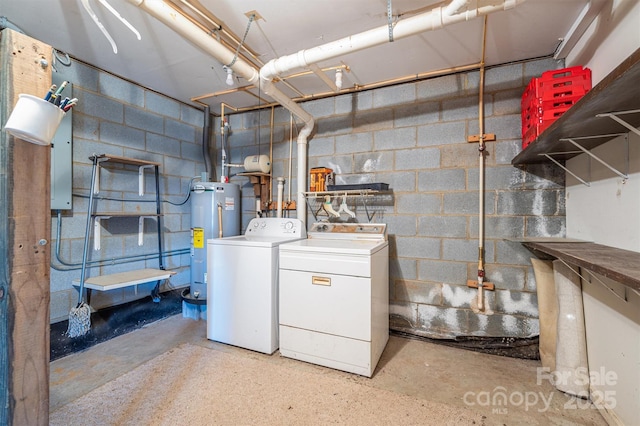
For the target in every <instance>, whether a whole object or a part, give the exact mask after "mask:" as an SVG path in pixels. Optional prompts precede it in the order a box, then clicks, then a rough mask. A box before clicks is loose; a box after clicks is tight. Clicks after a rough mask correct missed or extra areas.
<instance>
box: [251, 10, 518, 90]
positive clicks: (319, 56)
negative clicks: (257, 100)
mask: <svg viewBox="0 0 640 426" xmlns="http://www.w3.org/2000/svg"><path fill="white" fill-rule="evenodd" d="M524 1H525V0H502V1H496V0H468V1H467V0H465V1H463V2H460V1H458V0H454V1H453V2H452V3H455V5H454V6H455V7H452V8H450V9H451V10H454V9H459V8H460V6H462V5H461V4H459V3H465V4H467V8H466V10H463V11H462V12H459V13H457V14H453V15H447V14H446V13H445V10H448V9H447V8H448V7H449V6H447V7H445V8H442V7H435V8H433V9H431V10H429V11H428V12H425V13H421V14H419V15H415V16H412V17H409V18H406V19H402V20H400V21H398V22H396V23H395V25H394V27H393V39H394V40H398V39H401V38H405V37H409V36H412V35H416V34H419V33H422V32H425V31H431V30H436V29H440V28H442V27H444V26H446V25H451V24H455V23H458V22H463V21H469V20H472V19H475V18H477V17H479V16H484V15H488V14H490V13H493V12H498V11H501V10H507V9H511V8H513V7H515V6H516V5H518V4H520V3H523V2H524ZM388 42H389V27H388V26H387V25H384V26H381V27H378V28H375V29H372V30H368V31H364V32H361V33H359V34H354V35H351V36H348V37H345V38H342V39H340V40H336V41H333V42H330V43H325V44H323V45H320V46H316V47H313V48H310V49H303V50H300V51H298V52H297V53H294V54H291V55H286V56H281V57H280V58H276V59H272V60H270V61H269V62H267V63H266V64H265V65H264V66H263V67H262V68H261V69H260V78H261V79H262V80H269V81H270V80H272V79H273V78H275V77H276V76H279V75H280V74H283V73H286V72H291V71H292V70H294V69H297V68H306V67H308V66H309V65H310V64H317V63H319V62H322V61H326V60H329V59H334V58H336V57H339V56H343V55H346V54H349V53H353V52H357V51H360V50H363V49H367V48H370V47H374V46H378V45H381V44H385V43H388Z"/></svg>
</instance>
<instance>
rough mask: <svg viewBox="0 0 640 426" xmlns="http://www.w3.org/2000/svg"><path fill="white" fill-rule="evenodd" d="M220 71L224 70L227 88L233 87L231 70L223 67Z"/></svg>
mask: <svg viewBox="0 0 640 426" xmlns="http://www.w3.org/2000/svg"><path fill="white" fill-rule="evenodd" d="M222 69H224V70H225V71H226V72H227V79H226V82H227V84H228V85H229V86H233V70H232V69H231V68H230V67H228V66H226V65H225V66H223V67H222Z"/></svg>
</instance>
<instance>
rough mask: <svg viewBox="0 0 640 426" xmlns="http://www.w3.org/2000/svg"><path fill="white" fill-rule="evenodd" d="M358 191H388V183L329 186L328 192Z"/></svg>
mask: <svg viewBox="0 0 640 426" xmlns="http://www.w3.org/2000/svg"><path fill="white" fill-rule="evenodd" d="M358 189H370V190H373V191H386V190H387V189H389V184H388V183H380V182H377V183H358V184H350V185H327V191H349V190H358Z"/></svg>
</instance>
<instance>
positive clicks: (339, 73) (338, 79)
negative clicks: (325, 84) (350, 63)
mask: <svg viewBox="0 0 640 426" xmlns="http://www.w3.org/2000/svg"><path fill="white" fill-rule="evenodd" d="M336 87H337V88H338V90H340V89H342V68H338V69H337V70H336Z"/></svg>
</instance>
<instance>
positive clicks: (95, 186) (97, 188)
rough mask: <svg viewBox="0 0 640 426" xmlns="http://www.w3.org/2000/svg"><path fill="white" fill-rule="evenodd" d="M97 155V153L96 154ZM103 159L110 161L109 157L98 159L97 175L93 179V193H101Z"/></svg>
mask: <svg viewBox="0 0 640 426" xmlns="http://www.w3.org/2000/svg"><path fill="white" fill-rule="evenodd" d="M94 155H95V154H94ZM103 161H109V159H108V158H104V157H100V158H98V159H97V161H96V176H95V178H94V180H93V193H94V194H98V193H100V163H102V162H103Z"/></svg>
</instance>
